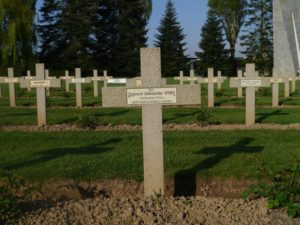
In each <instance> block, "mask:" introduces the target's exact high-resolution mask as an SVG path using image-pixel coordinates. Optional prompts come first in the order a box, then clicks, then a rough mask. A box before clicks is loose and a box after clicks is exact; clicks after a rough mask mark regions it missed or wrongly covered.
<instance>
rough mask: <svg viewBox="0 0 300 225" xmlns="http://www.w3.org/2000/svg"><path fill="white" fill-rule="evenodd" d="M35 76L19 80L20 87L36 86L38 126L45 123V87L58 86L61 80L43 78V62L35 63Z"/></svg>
mask: <svg viewBox="0 0 300 225" xmlns="http://www.w3.org/2000/svg"><path fill="white" fill-rule="evenodd" d="M35 71H36V77H35V79H31V80H28V79H23V80H21V82H20V85H21V88H28V87H29V86H30V87H31V88H36V98H37V116H38V126H43V125H46V121H47V119H46V118H47V112H46V88H50V87H52V88H60V86H61V82H60V80H59V79H45V66H44V64H41V63H40V64H36V65H35Z"/></svg>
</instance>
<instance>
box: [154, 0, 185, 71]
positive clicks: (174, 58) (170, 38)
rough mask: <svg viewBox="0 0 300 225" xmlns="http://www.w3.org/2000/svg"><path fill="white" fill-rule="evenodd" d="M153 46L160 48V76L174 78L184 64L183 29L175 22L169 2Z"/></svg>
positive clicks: (172, 7) (174, 12) (175, 16)
mask: <svg viewBox="0 0 300 225" xmlns="http://www.w3.org/2000/svg"><path fill="white" fill-rule="evenodd" d="M158 32H159V33H158V34H157V35H156V39H157V40H156V42H155V46H156V47H160V48H161V61H162V74H163V75H164V76H176V75H178V72H179V71H180V70H184V68H185V64H186V56H185V54H184V51H185V48H184V47H185V43H184V38H185V35H184V34H183V29H182V28H181V26H180V24H179V22H177V15H176V11H175V8H174V5H173V3H172V1H171V0H168V2H167V4H166V10H165V14H164V16H163V19H162V20H161V21H160V25H159V27H158Z"/></svg>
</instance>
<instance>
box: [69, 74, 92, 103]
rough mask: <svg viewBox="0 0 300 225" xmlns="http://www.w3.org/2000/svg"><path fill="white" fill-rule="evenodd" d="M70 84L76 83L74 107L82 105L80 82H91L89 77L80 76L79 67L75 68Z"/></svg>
mask: <svg viewBox="0 0 300 225" xmlns="http://www.w3.org/2000/svg"><path fill="white" fill-rule="evenodd" d="M71 83H72V84H76V107H77V108H81V107H82V94H81V84H86V83H91V78H88V77H87V78H81V69H80V68H75V78H73V79H72V80H71Z"/></svg>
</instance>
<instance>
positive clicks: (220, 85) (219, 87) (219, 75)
mask: <svg viewBox="0 0 300 225" xmlns="http://www.w3.org/2000/svg"><path fill="white" fill-rule="evenodd" d="M217 79H218V85H217V88H218V90H221V88H222V83H223V82H224V81H225V80H226V77H223V76H222V71H218V77H217Z"/></svg>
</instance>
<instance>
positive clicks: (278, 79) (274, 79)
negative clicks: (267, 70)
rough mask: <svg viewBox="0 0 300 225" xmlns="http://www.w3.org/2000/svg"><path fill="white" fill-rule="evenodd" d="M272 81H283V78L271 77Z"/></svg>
mask: <svg viewBox="0 0 300 225" xmlns="http://www.w3.org/2000/svg"><path fill="white" fill-rule="evenodd" d="M271 83H283V79H282V78H271Z"/></svg>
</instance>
